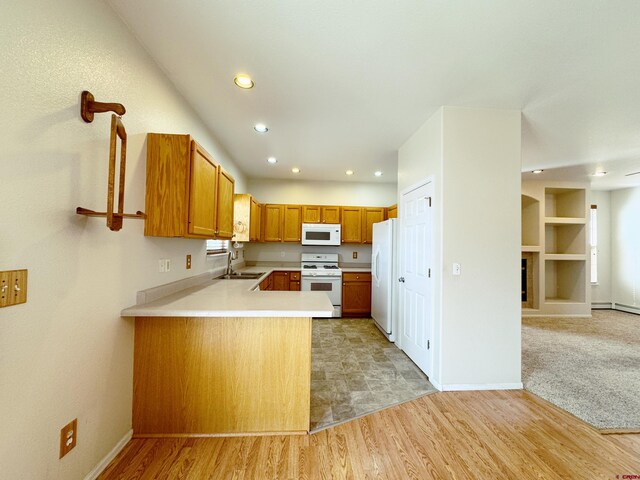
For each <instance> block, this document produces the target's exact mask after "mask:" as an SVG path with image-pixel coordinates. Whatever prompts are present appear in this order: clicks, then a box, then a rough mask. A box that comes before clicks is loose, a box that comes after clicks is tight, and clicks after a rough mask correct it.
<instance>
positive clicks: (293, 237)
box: [282, 205, 302, 242]
mask: <svg viewBox="0 0 640 480" xmlns="http://www.w3.org/2000/svg"><path fill="white" fill-rule="evenodd" d="M282 229H283V232H284V234H283V236H282V241H283V242H300V241H301V240H302V207H301V206H299V205H284V224H283V227H282Z"/></svg>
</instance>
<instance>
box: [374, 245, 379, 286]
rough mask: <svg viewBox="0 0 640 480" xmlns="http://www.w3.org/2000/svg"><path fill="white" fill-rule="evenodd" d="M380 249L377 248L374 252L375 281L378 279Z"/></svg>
mask: <svg viewBox="0 0 640 480" xmlns="http://www.w3.org/2000/svg"><path fill="white" fill-rule="evenodd" d="M379 257H380V250H378V251H377V252H376V268H375V272H376V273H375V276H376V282H379V281H380V259H379Z"/></svg>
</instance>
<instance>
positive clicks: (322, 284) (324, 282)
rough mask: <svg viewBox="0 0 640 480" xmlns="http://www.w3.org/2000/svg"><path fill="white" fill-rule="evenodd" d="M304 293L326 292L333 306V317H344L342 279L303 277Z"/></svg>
mask: <svg viewBox="0 0 640 480" xmlns="http://www.w3.org/2000/svg"><path fill="white" fill-rule="evenodd" d="M300 290H302V291H303V292H324V293H326V294H327V295H328V297H329V300H330V301H331V304H332V305H333V307H334V309H333V316H334V317H340V316H342V308H341V306H342V277H339V276H336V277H319V276H315V277H313V276H308V277H305V276H303V277H302V278H301V280H300Z"/></svg>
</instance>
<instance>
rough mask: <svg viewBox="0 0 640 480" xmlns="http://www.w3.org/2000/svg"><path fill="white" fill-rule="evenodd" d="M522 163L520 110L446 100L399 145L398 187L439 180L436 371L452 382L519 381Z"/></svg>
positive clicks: (450, 385) (439, 379) (443, 381)
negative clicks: (456, 269) (456, 271)
mask: <svg viewBox="0 0 640 480" xmlns="http://www.w3.org/2000/svg"><path fill="white" fill-rule="evenodd" d="M520 169H521V162H520V112H519V111H513V110H494V109H472V108H456V107H443V108H442V109H440V110H439V111H438V112H437V113H436V114H435V115H434V116H433V117H431V118H430V119H429V120H428V121H427V122H426V123H425V124H424V125H423V127H421V128H420V129H419V130H418V131H417V132H416V133H415V134H414V135H413V136H412V137H411V138H410V139H409V140H408V141H407V142H406V143H405V144H404V145H403V146H402V147H401V148H400V151H399V157H398V190H399V192H402V190H404V189H405V188H406V187H407V186H409V185H411V184H413V183H415V182H416V181H418V180H420V179H422V178H424V177H431V178H432V179H433V181H434V187H435V195H434V201H433V207H432V208H433V209H434V211H433V214H434V262H433V264H434V266H435V268H434V272H436V274H435V276H434V310H435V313H434V326H435V331H434V371H433V374H432V380H433V381H435V382H436V383H437V384H439V385H440V386H441V387H442V388H444V389H447V390H455V389H460V388H488V387H491V386H506V387H517V386H520V385H521V383H520V382H521V376H520V298H519V293H518V292H519V282H520V278H519V258H520ZM496 186H499V188H496ZM400 203H401V202H400V197H399V198H398V204H399V205H400ZM399 216H400V217H402V209H401V208H400V209H399ZM453 262H457V263H460V264H461V266H462V275H461V276H459V277H454V276H453V275H452V273H451V265H452V263H453Z"/></svg>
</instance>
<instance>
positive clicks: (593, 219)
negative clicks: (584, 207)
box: [589, 205, 598, 283]
mask: <svg viewBox="0 0 640 480" xmlns="http://www.w3.org/2000/svg"><path fill="white" fill-rule="evenodd" d="M589 244H590V245H591V283H598V206H597V205H591V211H590V216H589Z"/></svg>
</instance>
